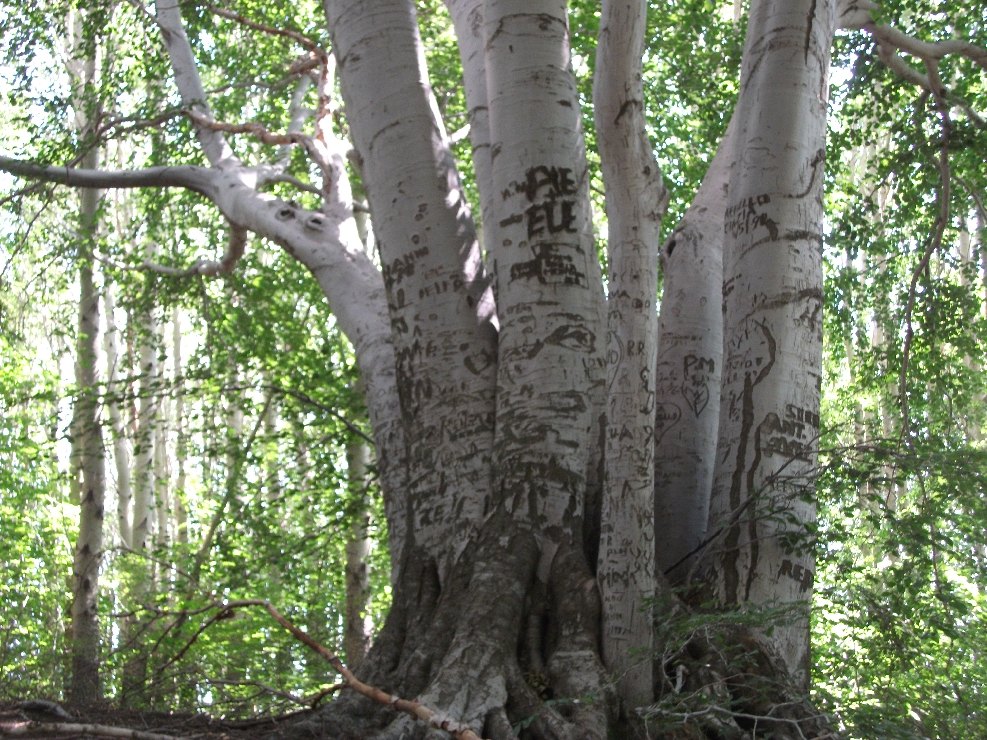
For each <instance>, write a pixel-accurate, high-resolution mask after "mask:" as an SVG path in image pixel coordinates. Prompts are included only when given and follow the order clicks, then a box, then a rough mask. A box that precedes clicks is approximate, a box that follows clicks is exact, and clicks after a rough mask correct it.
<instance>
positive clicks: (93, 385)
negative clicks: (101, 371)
mask: <svg viewBox="0 0 987 740" xmlns="http://www.w3.org/2000/svg"><path fill="white" fill-rule="evenodd" d="M89 65H90V71H91V70H92V67H91V62H89ZM97 160H98V150H95V149H94V150H92V151H91V152H90V153H89V154H87V155H86V157H85V162H86V164H85V166H87V167H95V166H96V165H97V163H98V162H97ZM80 201H81V202H80V213H79V231H78V235H77V238H78V240H79V244H78V261H79V329H78V331H79V333H78V340H77V348H76V365H75V367H76V394H77V395H76V400H75V408H74V410H73V424H72V427H73V431H74V437H73V440H72V448H73V449H72V454H73V457H74V458H75V459H76V460H77V461H78V463H77V464H78V466H79V469H80V471H81V474H82V476H81V482H82V487H81V490H80V500H79V504H80V507H79V536H78V539H77V540H76V545H75V560H74V565H73V569H72V573H73V579H72V645H71V649H72V675H71V682H70V684H69V692H68V693H69V699H70V701H72V702H73V703H79V704H92V703H94V702H96V701H98V700H99V699H100V697H101V693H102V690H101V687H100V676H99V665H100V659H99V653H100V642H101V640H100V631H99V618H98V600H99V568H100V564H101V562H102V558H103V509H104V500H105V490H106V472H105V460H104V457H103V434H102V429H101V427H100V422H99V401H98V393H99V390H98V387H97V383H98V373H97V362H98V355H97V346H98V341H99V292H98V290H97V288H96V285H95V281H94V279H93V272H94V270H93V245H94V242H95V231H96V228H97V220H98V207H99V191H96V190H83V191H82V192H81V193H80Z"/></svg>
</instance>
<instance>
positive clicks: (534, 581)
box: [280, 527, 615, 740]
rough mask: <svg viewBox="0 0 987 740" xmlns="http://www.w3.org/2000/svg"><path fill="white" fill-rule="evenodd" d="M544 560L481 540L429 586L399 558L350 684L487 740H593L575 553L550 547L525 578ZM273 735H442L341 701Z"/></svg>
mask: <svg viewBox="0 0 987 740" xmlns="http://www.w3.org/2000/svg"><path fill="white" fill-rule="evenodd" d="M488 531H493V532H497V531H500V532H508V531H510V529H508V528H507V527H502V528H498V527H488ZM416 555H417V556H418V557H416ZM544 557H545V552H544V551H543V550H542V549H540V547H539V545H538V544H537V543H536V539H535V537H534V536H533V535H532V534H531V533H520V534H518V533H513V534H510V535H504V536H496V535H491V536H488V537H484V538H482V539H481V541H480V542H479V543H477V544H476V545H475V546H474V547H472V548H470V550H469V551H468V552H467V553H466V554H464V556H463V557H462V558H461V559H460V561H459V562H458V563H457V564H456V566H455V567H454V568H453V569H452V571H451V573H450V574H449V575H448V576H447V578H446V579H445V581H444V582H443V583H442V584H441V585H440V582H439V578H438V574H437V569H436V567H435V565H434V563H433V562H432V561H430V560H428V559H427V558H425V557H422V556H421V554H420V553H415V552H413V551H409V552H406V554H405V557H404V559H403V563H402V576H401V579H400V580H399V585H398V588H397V590H396V593H395V599H394V605H393V607H392V609H391V613H390V614H389V616H388V620H387V623H386V625H385V627H384V629H383V630H382V632H381V634H380V635H379V637H378V638H377V640H376V642H375V644H374V647H373V648H372V649H371V651H370V653H369V654H368V656H367V658H366V659H365V660H364V662H363V664H362V665H361V666H360V668H359V669H358V670H357V674H358V675H359V676H360V678H361V679H362V680H364V681H366V682H367V683H369V684H371V685H374V686H377V687H379V688H382V689H384V690H385V691H388V692H390V693H392V694H396V695H398V696H400V697H402V698H415V699H416V700H417V701H419V702H420V703H421V704H423V705H426V706H428V707H430V708H432V709H434V710H436V711H438V712H441V713H442V714H441V716H440V718H439V719H440V720H441V719H442V718H448V719H449V720H450V722H451V724H452V725H453V726H455V725H457V724H459V723H462V724H464V725H468V726H469V727H470V728H471V729H472V730H473V731H474V732H476V733H477V734H480V735H481V736H482V737H484V738H489V739H490V740H501V739H504V740H507V738H514V737H517V736H518V734H519V733H520V734H521V735H522V736H526V737H537V738H553V739H557V740H575V739H578V738H586V740H603V739H604V738H606V737H607V731H608V728H609V727H610V725H611V722H612V719H613V717H614V714H615V713H614V708H615V702H614V700H613V694H612V690H611V688H610V686H609V685H608V681H607V679H606V675H605V671H604V669H603V666H602V664H601V662H600V658H599V649H598V643H599V637H598V634H597V629H598V624H599V609H600V605H599V596H598V594H597V591H596V587H595V584H594V581H593V578H592V576H591V574H590V571H589V568H588V567H587V565H586V561H585V558H584V557H583V555H582V553H581V549H579V548H575V547H569V546H561V547H559V548H558V549H557V550H556V551H555V553H554V556H553V558H552V561H551V562H552V567H551V569H550V570H549V571H548V572H549V575H548V578H547V582H544V580H545V579H544V576H543V577H542V578H541V579H539V577H538V575H537V574H536V570H537V568H538V565H539V562H541V561H542V559H543V558H544ZM280 736H281V737H284V738H288V737H306V736H307V737H323V738H329V737H331V738H354V739H355V738H360V739H361V740H363V739H365V738H378V739H379V740H397V739H398V738H402V739H407V738H424V737H429V738H431V737H436V738H438V737H448V736H449V735H448V734H447V733H445V732H439V731H438V730H434V729H430V728H428V727H426V726H425V724H424V723H422V722H419V721H416V720H415V719H413V718H412V717H410V716H405V715H401V716H398V715H396V714H395V713H394V711H393V710H391V709H389V708H387V707H383V706H380V705H376V704H374V703H373V702H371V701H369V700H367V699H364V698H362V697H359V696H355V695H353V694H351V693H347V694H345V695H344V696H341V697H340V698H339V699H337V700H336V701H335V702H333V703H332V704H331V705H329V706H328V707H326V708H325V710H323V711H322V712H320V713H319V714H318V715H316V716H314V717H310V718H308V719H307V720H305V721H304V722H303V723H300V724H294V725H292V726H291V727H290V728H286V729H285V731H284V732H283V733H281V735H280Z"/></svg>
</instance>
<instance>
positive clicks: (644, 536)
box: [593, 0, 668, 707]
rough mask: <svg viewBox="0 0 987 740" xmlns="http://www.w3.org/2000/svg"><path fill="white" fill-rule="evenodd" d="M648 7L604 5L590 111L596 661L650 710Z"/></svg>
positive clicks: (651, 177)
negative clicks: (598, 175) (596, 330)
mask: <svg viewBox="0 0 987 740" xmlns="http://www.w3.org/2000/svg"><path fill="white" fill-rule="evenodd" d="M646 15H647V7H646V4H645V3H644V2H643V1H640V0H604V3H603V12H602V16H601V20H600V41H599V46H598V47H597V57H596V59H597V62H596V79H595V80H594V85H593V102H594V106H595V115H596V131H597V141H598V144H599V148H600V159H601V164H602V170H603V179H604V182H605V183H606V205H607V230H608V250H609V258H610V259H609V265H610V275H609V277H610V280H609V295H608V299H607V309H608V324H607V427H606V442H605V458H604V459H605V461H606V463H605V465H606V468H605V478H604V481H605V482H604V491H603V500H602V507H601V525H600V534H601V537H600V552H599V565H598V568H597V582H598V583H599V587H600V594H601V597H602V601H603V658H604V661H605V662H606V664H607V667H608V668H609V669H610V670H611V671H612V672H613V673H614V674H615V675H616V676H617V680H618V682H619V685H620V695H621V698H622V699H623V700H624V702H625V703H626V704H627V706H629V707H634V706H642V705H645V704H648V703H650V702H651V700H652V698H653V694H654V684H653V680H652V670H651V666H652V662H653V657H652V653H653V635H654V629H653V627H652V618H651V610H650V609H647V608H646V604H647V603H649V602H650V600H651V599H652V598H653V597H654V593H655V528H654V525H655V521H654V516H655V515H654V491H655V457H654V453H655V444H654V440H655V429H654V424H655V360H656V356H657V350H658V319H657V315H658V314H657V310H656V306H655V302H656V300H657V293H658V242H659V236H660V229H661V217H662V215H663V214H664V210H665V206H666V204H667V201H668V196H667V193H666V191H665V188H664V185H663V184H662V181H661V176H660V174H659V171H658V165H657V163H656V162H655V160H654V156H653V155H652V153H651V143H650V142H649V141H648V138H647V136H646V135H645V127H644V93H643V89H642V85H641V57H642V53H643V47H644V30H645V25H646V23H645V21H646Z"/></svg>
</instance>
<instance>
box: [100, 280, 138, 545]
mask: <svg viewBox="0 0 987 740" xmlns="http://www.w3.org/2000/svg"><path fill="white" fill-rule="evenodd" d="M103 306H104V308H105V311H106V334H105V335H104V337H103V346H104V351H105V352H106V367H107V381H108V382H107V386H108V392H107V397H106V408H107V411H108V412H109V419H110V431H111V433H112V435H113V462H114V466H115V469H116V494H117V528H118V529H119V530H120V541H121V542H122V543H123V545H124V547H131V545H132V541H131V531H130V505H131V502H132V500H133V489H132V487H131V483H130V473H131V458H130V439H129V435H128V434H127V423H126V421H125V418H124V411H123V403H124V401H123V400H122V398H123V397H124V395H125V393H126V386H125V385H124V383H123V381H122V380H121V373H120V363H121V357H120V343H119V335H120V329H119V328H118V327H117V323H116V302H115V301H114V299H113V286H112V285H111V284H110V283H109V281H108V280H106V279H104V284H103Z"/></svg>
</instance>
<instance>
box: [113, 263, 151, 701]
mask: <svg viewBox="0 0 987 740" xmlns="http://www.w3.org/2000/svg"><path fill="white" fill-rule="evenodd" d="M148 251H149V254H148V259H150V260H153V259H154V248H153V247H152V248H150V249H149V250H148ZM145 300H148V301H150V300H151V296H150V295H148V296H146V297H145ZM138 310H139V314H138V315H137V316H136V317H132V318H131V321H130V324H131V325H132V326H134V327H135V329H136V337H135V342H136V345H137V348H138V350H137V355H138V362H139V366H140V367H139V370H140V377H139V380H138V383H137V389H138V390H137V394H138V408H137V428H136V431H135V437H134V458H133V460H134V470H133V475H132V478H131V479H132V481H133V492H134V499H133V517H132V521H131V542H130V556H129V558H128V560H129V565H128V568H127V571H128V587H127V588H126V597H125V606H126V608H127V610H128V612H129V615H128V616H127V618H126V619H125V621H124V625H123V629H122V634H123V649H124V651H125V653H126V655H127V657H126V660H125V663H124V668H123V685H122V687H121V693H120V700H121V703H122V704H123V705H124V706H133V705H135V704H138V703H140V702H141V701H142V698H143V696H142V695H143V692H144V689H145V682H146V680H147V656H146V655H145V654H144V652H143V645H142V632H143V624H144V621H143V619H141V617H140V616H139V614H140V611H141V610H142V609H143V607H144V605H145V604H146V603H147V601H148V597H149V595H150V594H152V593H154V590H155V581H154V578H155V569H154V566H153V564H152V562H151V561H150V560H148V559H147V558H145V555H146V554H147V553H148V551H149V550H150V549H151V547H152V543H153V540H154V523H155V520H156V517H157V512H156V506H155V478H154V447H155V438H156V434H155V429H156V424H157V415H158V393H159V392H160V390H159V388H158V382H157V381H158V375H159V373H158V326H157V322H156V320H155V316H154V306H153V305H146V306H143V307H141V308H140V309H138Z"/></svg>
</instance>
